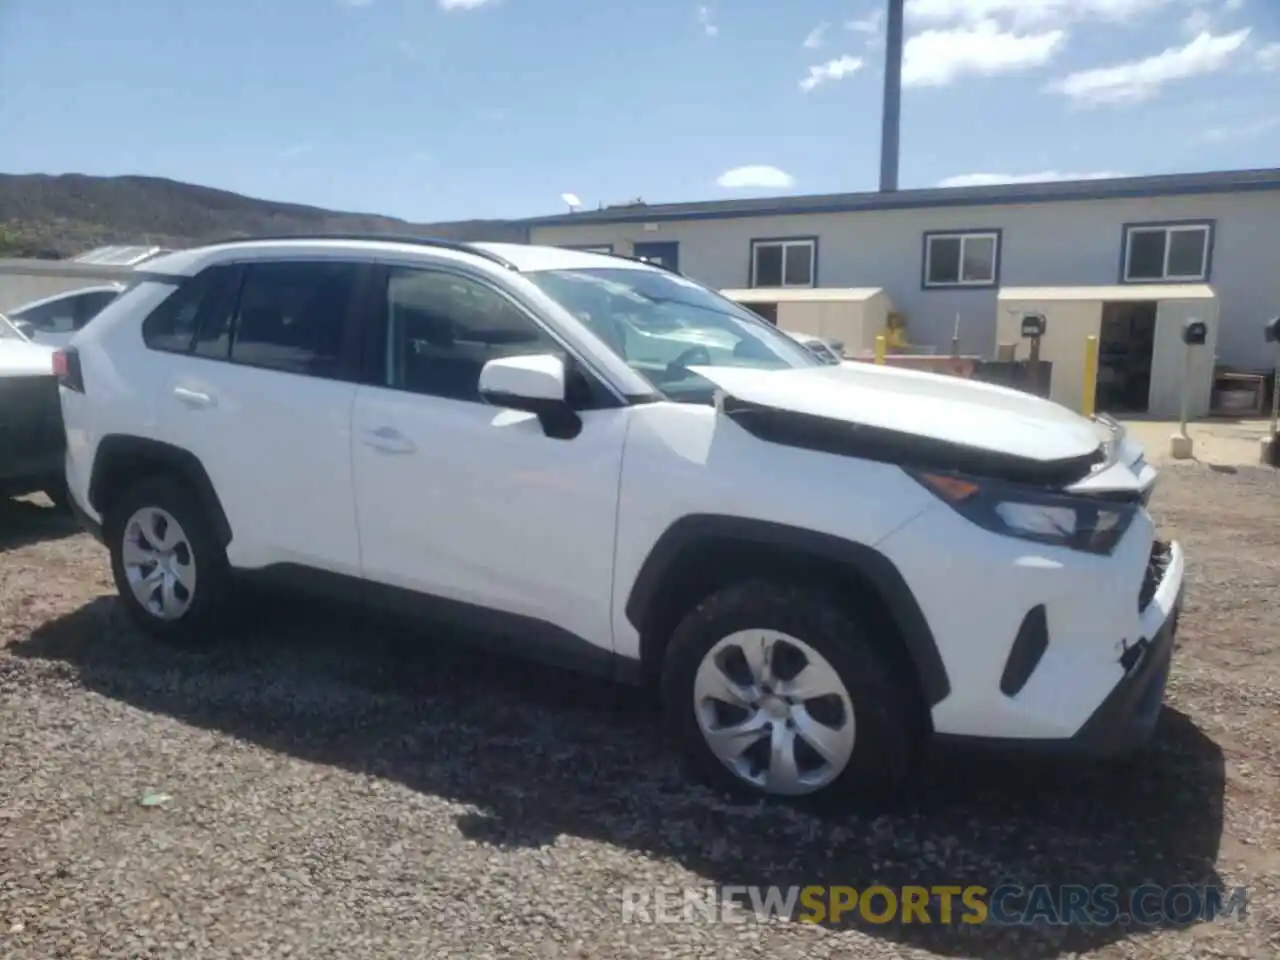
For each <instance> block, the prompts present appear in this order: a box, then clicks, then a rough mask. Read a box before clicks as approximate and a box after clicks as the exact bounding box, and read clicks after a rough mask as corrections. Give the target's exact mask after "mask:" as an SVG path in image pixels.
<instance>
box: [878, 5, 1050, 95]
mask: <svg viewBox="0 0 1280 960" xmlns="http://www.w3.org/2000/svg"><path fill="white" fill-rule="evenodd" d="M1066 39H1067V34H1066V33H1065V32H1064V31H1062V30H1047V31H1044V32H1041V33H1024V34H1017V33H1010V32H1008V31H1005V30H1002V29H1001V28H1000V27H999V26H998V25H997V24H996V23H995V22H994V21H992V20H984V21H981V22H979V23H976V24H974V25H973V26H962V27H956V28H955V29H952V30H925V31H924V32H922V33H917V34H916V35H915V36H913V37H911V38H910V39H908V40H907V43H906V47H905V48H904V50H903V61H902V84H903V86H906V87H943V86H946V85H947V84H949V83H952V82H954V81H955V80H957V79H959V78H960V77H962V76H966V75H978V76H992V75H994V74H998V73H1013V72H1016V71H1018V70H1027V69H1030V68H1032V67H1039V66H1043V65H1044V64H1046V63H1048V62H1049V61H1050V60H1051V59H1053V57H1054V55H1055V54H1057V53H1058V51H1059V50H1061V49H1062V45H1063V43H1064V42H1065V41H1066Z"/></svg>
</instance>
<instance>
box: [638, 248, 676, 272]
mask: <svg viewBox="0 0 1280 960" xmlns="http://www.w3.org/2000/svg"><path fill="white" fill-rule="evenodd" d="M631 252H632V254H633V255H634V256H637V257H639V258H640V259H641V260H648V261H649V262H651V263H656V264H658V265H660V266H663V267H666V268H667V269H668V270H679V269H680V244H679V243H676V242H663V243H637V244H633V245H632V251H631Z"/></svg>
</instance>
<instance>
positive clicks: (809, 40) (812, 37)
mask: <svg viewBox="0 0 1280 960" xmlns="http://www.w3.org/2000/svg"><path fill="white" fill-rule="evenodd" d="M826 32H827V25H826V24H825V23H820V24H818V25H817V26H816V27H814V28H813V29H812V30H810V31H809V35H808V36H807V37H805V38H804V45H805V48H806V49H808V50H817V49H818V48H819V47H820V46H822V35H823V34H825V33H826Z"/></svg>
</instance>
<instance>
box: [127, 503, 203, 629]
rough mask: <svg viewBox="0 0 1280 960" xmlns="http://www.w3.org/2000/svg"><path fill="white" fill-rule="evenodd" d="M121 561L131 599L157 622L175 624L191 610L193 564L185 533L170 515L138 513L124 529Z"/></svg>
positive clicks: (152, 510)
mask: <svg viewBox="0 0 1280 960" xmlns="http://www.w3.org/2000/svg"><path fill="white" fill-rule="evenodd" d="M121 561H122V563H123V565H124V572H125V577H126V578H127V579H128V581H129V586H130V588H132V590H133V596H134V598H135V599H136V600H137V601H138V603H139V604H141V605H142V607H143V609H145V610H146V611H147V612H148V613H150V614H151V615H152V616H153V617H156V618H157V619H160V620H177V619H178V618H179V617H181V616H182V615H183V614H184V613H186V612H187V609H188V608H189V607H190V606H191V601H192V600H193V599H194V597H195V590H196V560H195V554H194V552H193V551H192V549H191V542H190V540H188V538H187V535H186V532H185V531H184V530H183V529H182V527H181V525H179V523H178V521H177V520H175V519H174V517H173V515H172V514H171V513H169V511H167V510H164V509H162V508H160V507H143V508H142V509H140V510H137V511H136V512H135V513H134V514H133V516H131V517H130V518H129V521H128V522H127V523H126V524H125V526H124V542H123V544H122V545H121Z"/></svg>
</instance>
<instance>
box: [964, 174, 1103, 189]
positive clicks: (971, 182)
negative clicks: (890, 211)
mask: <svg viewBox="0 0 1280 960" xmlns="http://www.w3.org/2000/svg"><path fill="white" fill-rule="evenodd" d="M1123 176H1127V174H1123V173H1111V172H1109V171H1097V172H1094V173H1060V172H1059V171H1057V170H1042V171H1041V172H1039V173H962V174H959V175H957V176H954V177H947V178H946V179H945V180H940V181H938V186H940V187H989V186H992V185H994V184H998V183H1050V182H1052V181H1055V180H1113V179H1115V178H1116V177H1123Z"/></svg>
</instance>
